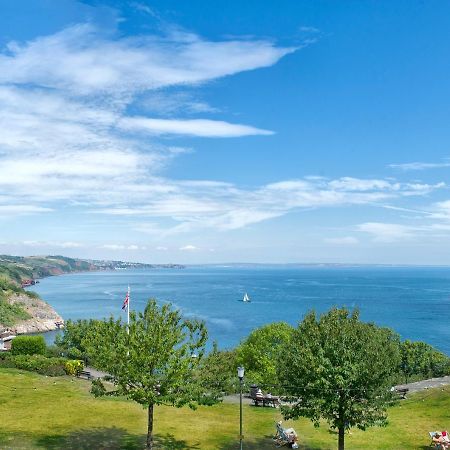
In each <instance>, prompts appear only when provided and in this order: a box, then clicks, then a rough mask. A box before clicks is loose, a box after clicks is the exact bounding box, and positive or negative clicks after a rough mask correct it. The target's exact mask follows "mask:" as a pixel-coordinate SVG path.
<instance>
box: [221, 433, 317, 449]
mask: <svg viewBox="0 0 450 450" xmlns="http://www.w3.org/2000/svg"><path fill="white" fill-rule="evenodd" d="M298 444H299V445H298V449H299V450H323V449H321V448H320V447H315V446H314V447H311V446H306V445H304V444H303V445H302V444H301V443H300V442H299V443H298ZM244 448H245V450H256V449H258V450H265V449H273V450H276V449H277V448H283V449H287V448H288V447H286V446H284V447H277V446H276V444H275V441H274V440H273V439H272V435H267V436H264V437H263V438H260V439H256V440H252V441H247V440H244ZM218 449H219V450H237V449H239V442H238V441H236V442H232V443H227V444H224V445H222V446H221V447H218Z"/></svg>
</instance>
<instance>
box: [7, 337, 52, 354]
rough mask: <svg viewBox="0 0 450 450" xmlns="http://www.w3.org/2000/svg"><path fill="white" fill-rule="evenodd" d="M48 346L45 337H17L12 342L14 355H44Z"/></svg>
mask: <svg viewBox="0 0 450 450" xmlns="http://www.w3.org/2000/svg"><path fill="white" fill-rule="evenodd" d="M46 347H47V346H46V344H45V340H44V337H43V336H17V337H16V338H14V339H13V340H12V344H11V353H12V354H13V355H44V354H45V351H46Z"/></svg>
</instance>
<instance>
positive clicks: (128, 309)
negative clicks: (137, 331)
mask: <svg viewBox="0 0 450 450" xmlns="http://www.w3.org/2000/svg"><path fill="white" fill-rule="evenodd" d="M130 300H131V299H130V285H128V307H127V333H128V334H130Z"/></svg>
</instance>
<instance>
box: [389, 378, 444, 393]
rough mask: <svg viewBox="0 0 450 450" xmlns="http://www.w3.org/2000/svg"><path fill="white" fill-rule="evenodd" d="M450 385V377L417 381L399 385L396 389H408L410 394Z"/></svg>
mask: <svg viewBox="0 0 450 450" xmlns="http://www.w3.org/2000/svg"><path fill="white" fill-rule="evenodd" d="M448 384H450V376H446V377H440V378H431V379H429V380H422V381H416V382H415V383H408V384H399V385H398V386H395V387H396V388H408V389H409V392H418V391H423V390H424V389H431V388H436V387H441V386H447V385H448Z"/></svg>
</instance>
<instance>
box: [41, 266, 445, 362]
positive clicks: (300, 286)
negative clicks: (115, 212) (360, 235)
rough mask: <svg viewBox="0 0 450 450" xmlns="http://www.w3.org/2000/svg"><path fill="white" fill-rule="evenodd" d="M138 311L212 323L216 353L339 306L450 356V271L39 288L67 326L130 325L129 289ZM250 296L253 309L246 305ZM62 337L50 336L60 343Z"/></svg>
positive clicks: (217, 271) (102, 276)
mask: <svg viewBox="0 0 450 450" xmlns="http://www.w3.org/2000/svg"><path fill="white" fill-rule="evenodd" d="M128 285H129V286H130V290H131V302H130V303H131V310H135V311H142V310H143V309H144V307H145V305H146V303H147V301H148V299H150V298H154V299H156V300H157V301H158V302H160V303H163V302H171V303H172V305H173V307H174V308H178V309H180V310H181V312H182V314H183V315H184V316H185V317H189V318H198V319H201V320H204V321H205V323H206V325H207V328H208V332H209V345H210V346H211V344H212V342H213V341H216V342H217V344H218V346H219V348H221V349H228V348H232V347H234V346H236V345H237V344H238V343H239V342H240V341H241V340H242V339H244V338H245V337H246V336H248V335H249V333H250V332H251V331H252V330H254V329H255V328H257V327H260V326H262V325H265V324H268V323H272V322H279V321H284V322H288V323H290V324H291V325H293V326H297V324H298V323H299V322H300V321H301V320H302V319H303V317H304V316H305V314H307V313H308V312H309V311H311V310H314V311H316V312H317V313H318V314H320V313H324V312H326V311H328V310H329V309H330V308H332V307H333V306H337V307H346V308H348V309H350V310H353V309H354V308H358V309H359V311H360V317H361V319H362V320H363V321H366V322H374V323H376V324H377V325H380V326H386V327H389V328H392V329H393V330H394V331H396V332H397V333H398V334H399V335H400V336H401V338H402V339H410V340H414V341H424V342H427V343H428V344H431V345H432V346H434V347H435V348H437V349H438V350H440V351H442V352H444V353H446V354H447V355H450V267H397V266H395V267H393V266H341V265H335V266H330V265H323V266H321V265H311V266H308V265H277V266H270V265H229V266H227V265H220V266H211V265H207V266H188V267H186V268H184V269H163V268H160V269H126V270H114V271H99V272H85V273H75V274H68V275H61V276H54V277H48V278H45V279H42V280H41V281H40V283H39V284H37V285H36V286H33V290H34V291H36V292H37V293H38V294H39V295H40V296H41V297H42V298H43V299H44V300H46V301H47V302H48V303H49V304H51V305H52V306H53V307H54V308H55V309H56V311H57V312H58V313H59V314H60V315H62V317H63V318H64V319H65V320H67V319H72V320H76V319H91V318H92V319H102V318H108V317H110V316H111V315H113V316H114V317H116V318H117V317H122V318H123V319H124V320H126V314H125V313H124V312H123V311H122V309H121V307H122V303H123V300H124V298H125V295H126V292H127V287H128ZM245 293H247V294H248V296H249V298H250V300H251V301H250V302H248V303H245V302H243V301H242V299H243V297H244V294H245ZM55 333H57V332H50V333H45V337H46V340H47V341H48V342H52V341H53V340H54V337H55Z"/></svg>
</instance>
